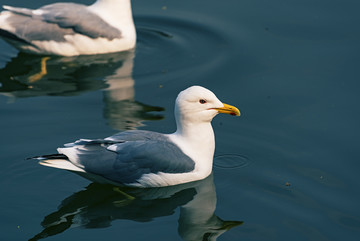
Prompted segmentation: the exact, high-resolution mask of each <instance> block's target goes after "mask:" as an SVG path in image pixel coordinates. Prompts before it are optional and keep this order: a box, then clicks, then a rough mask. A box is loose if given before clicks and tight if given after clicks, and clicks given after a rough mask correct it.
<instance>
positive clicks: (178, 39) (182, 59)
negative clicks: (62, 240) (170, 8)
mask: <svg viewBox="0 0 360 241" xmlns="http://www.w3.org/2000/svg"><path fill="white" fill-rule="evenodd" d="M135 24H136V26H137V27H136V28H137V31H138V33H137V34H138V42H137V47H136V64H135V68H136V69H138V70H139V71H138V72H137V74H140V75H141V76H142V77H144V76H145V77H147V78H148V77H150V78H151V76H153V75H157V76H158V75H159V73H162V74H164V73H166V74H167V75H166V77H167V79H172V78H176V79H178V78H182V77H184V76H186V77H187V78H189V77H190V78H194V77H195V78H196V76H199V75H204V74H207V73H210V72H212V71H216V70H217V69H218V68H219V67H220V66H221V65H222V64H224V63H226V59H227V56H228V54H227V53H228V51H230V47H229V45H228V44H227V39H228V38H227V34H226V33H225V32H223V31H222V30H221V28H220V27H218V25H216V24H214V25H213V24H211V23H209V22H208V21H206V24H205V23H202V22H199V21H194V20H193V19H192V18H185V17H177V16H160V17H159V16H137V17H135ZM139 72H140V73H139Z"/></svg>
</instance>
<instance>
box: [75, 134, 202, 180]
mask: <svg viewBox="0 0 360 241" xmlns="http://www.w3.org/2000/svg"><path fill="white" fill-rule="evenodd" d="M115 136H116V138H118V140H117V141H118V143H115V142H112V143H110V142H109V140H108V138H106V140H104V141H103V142H102V144H99V143H100V141H99V140H96V141H95V142H88V144H87V145H85V146H84V145H83V144H84V142H81V144H82V145H83V146H81V147H79V149H78V150H77V154H78V157H77V158H78V160H77V163H78V164H80V165H82V166H84V169H85V171H86V172H90V173H93V174H97V175H100V176H102V177H104V178H106V179H109V180H111V181H114V182H117V183H123V184H129V183H136V181H137V180H138V179H140V178H141V177H142V176H143V175H144V174H148V173H158V172H163V173H185V172H191V171H192V170H194V167H195V163H194V161H193V160H192V159H191V158H190V157H188V156H187V155H185V154H184V153H183V152H182V151H181V150H180V148H179V147H178V146H176V145H175V144H174V143H173V142H171V141H170V140H169V139H168V138H167V137H166V136H164V135H161V134H158V133H153V132H145V131H127V132H123V133H120V134H119V135H115ZM115 136H112V138H114V137H115ZM120 136H123V137H124V139H128V140H126V141H124V140H120ZM129 139H134V140H129ZM135 139H138V140H135ZM139 139H140V140H139ZM106 143H110V144H108V145H106ZM114 143H115V144H114ZM109 145H110V146H109ZM71 148H77V146H73V147H71Z"/></svg>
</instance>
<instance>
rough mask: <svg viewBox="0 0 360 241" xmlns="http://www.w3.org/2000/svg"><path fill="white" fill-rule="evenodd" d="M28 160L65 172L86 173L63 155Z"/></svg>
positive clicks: (36, 157)
mask: <svg viewBox="0 0 360 241" xmlns="http://www.w3.org/2000/svg"><path fill="white" fill-rule="evenodd" d="M27 159H34V160H38V161H39V164H40V165H43V166H48V167H54V168H59V169H64V170H69V171H73V172H85V171H84V170H83V169H81V168H79V167H77V166H75V165H74V164H72V163H71V162H70V161H69V159H68V157H67V156H65V155H63V154H51V155H43V156H35V157H30V158H27Z"/></svg>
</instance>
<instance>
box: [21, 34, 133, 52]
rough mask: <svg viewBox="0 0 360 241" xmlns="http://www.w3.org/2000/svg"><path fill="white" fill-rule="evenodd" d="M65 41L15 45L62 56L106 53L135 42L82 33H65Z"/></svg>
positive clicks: (121, 49) (129, 47) (116, 50)
mask: <svg viewBox="0 0 360 241" xmlns="http://www.w3.org/2000/svg"><path fill="white" fill-rule="evenodd" d="M65 39H66V42H56V41H32V42H31V43H32V44H33V45H34V46H31V45H18V46H17V47H18V48H20V49H21V50H23V51H25V52H32V53H37V54H52V55H53V54H54V55H62V56H76V55H91V54H106V53H113V52H121V51H126V50H130V49H133V48H134V47H135V43H133V42H131V41H128V40H127V39H123V38H121V39H113V40H108V39H106V38H97V39H92V38H89V37H87V36H84V35H80V34H76V35H67V36H65Z"/></svg>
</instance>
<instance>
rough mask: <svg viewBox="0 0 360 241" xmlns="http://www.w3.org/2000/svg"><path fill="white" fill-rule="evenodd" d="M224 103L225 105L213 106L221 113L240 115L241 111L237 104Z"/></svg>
mask: <svg viewBox="0 0 360 241" xmlns="http://www.w3.org/2000/svg"><path fill="white" fill-rule="evenodd" d="M223 105H224V107H221V108H213V109H214V110H217V111H218V112H219V113H224V114H229V115H236V116H240V111H239V109H238V108H236V107H235V106H232V105H228V104H225V103H223Z"/></svg>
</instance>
